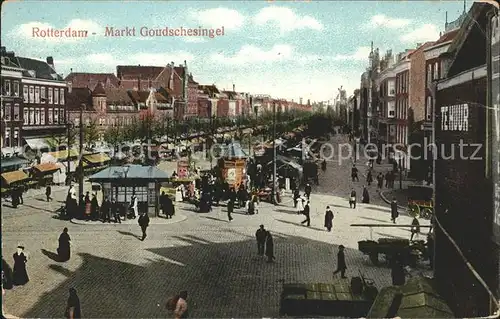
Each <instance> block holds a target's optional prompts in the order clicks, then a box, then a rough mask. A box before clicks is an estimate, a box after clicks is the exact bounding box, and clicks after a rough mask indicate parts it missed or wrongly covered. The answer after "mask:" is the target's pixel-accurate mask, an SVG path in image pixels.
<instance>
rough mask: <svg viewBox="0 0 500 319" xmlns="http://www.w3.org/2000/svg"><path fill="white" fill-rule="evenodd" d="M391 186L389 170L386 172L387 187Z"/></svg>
mask: <svg viewBox="0 0 500 319" xmlns="http://www.w3.org/2000/svg"><path fill="white" fill-rule="evenodd" d="M390 187H391V172H389V171H387V173H385V188H390Z"/></svg>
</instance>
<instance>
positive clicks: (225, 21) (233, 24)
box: [191, 8, 245, 30]
mask: <svg viewBox="0 0 500 319" xmlns="http://www.w3.org/2000/svg"><path fill="white" fill-rule="evenodd" d="M191 18H192V19H193V20H195V21H197V22H198V23H200V24H201V26H202V27H208V28H220V27H224V29H227V30H235V29H239V28H241V27H242V26H243V22H244V21H245V17H244V16H243V15H242V14H241V13H239V12H238V11H236V10H233V9H227V8H215V9H208V10H202V11H195V12H192V13H191Z"/></svg>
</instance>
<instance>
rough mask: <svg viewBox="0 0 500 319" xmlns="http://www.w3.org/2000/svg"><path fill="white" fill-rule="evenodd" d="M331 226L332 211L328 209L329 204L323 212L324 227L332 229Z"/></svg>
mask: <svg viewBox="0 0 500 319" xmlns="http://www.w3.org/2000/svg"><path fill="white" fill-rule="evenodd" d="M332 227H333V212H332V210H331V209H330V206H326V212H325V228H326V229H327V230H328V231H332Z"/></svg>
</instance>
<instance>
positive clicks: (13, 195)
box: [10, 188, 19, 208]
mask: <svg viewBox="0 0 500 319" xmlns="http://www.w3.org/2000/svg"><path fill="white" fill-rule="evenodd" d="M10 198H11V203H12V207H14V208H17V205H19V190H18V189H17V188H14V189H13V190H12V191H11V192H10Z"/></svg>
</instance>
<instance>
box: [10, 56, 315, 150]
mask: <svg viewBox="0 0 500 319" xmlns="http://www.w3.org/2000/svg"><path fill="white" fill-rule="evenodd" d="M1 65H2V70H1V72H2V73H1V75H2V92H1V98H2V104H1V111H2V113H1V120H2V121H1V129H0V131H1V147H2V154H3V155H6V154H11V153H16V152H19V150H20V149H21V148H22V147H24V146H26V145H27V146H29V147H30V148H32V149H40V148H46V147H47V146H49V144H50V141H49V140H50V139H51V138H53V137H54V136H61V135H64V134H65V132H66V131H67V128H68V125H74V126H76V127H78V126H79V125H80V115H82V116H81V117H82V121H84V122H85V123H86V124H87V125H88V124H90V123H91V122H92V123H95V124H96V125H98V126H99V128H100V131H101V132H104V131H105V129H106V128H108V127H112V126H120V125H126V124H128V123H131V122H132V120H133V118H134V117H138V118H140V117H141V116H143V115H144V114H146V113H147V114H149V115H153V116H155V117H158V118H162V119H167V120H168V119H172V120H177V121H182V120H184V119H188V118H194V117H196V118H202V119H203V118H207V119H209V118H211V117H230V118H236V117H239V116H259V115H260V114H263V113H266V112H269V111H272V110H273V108H274V107H276V110H277V111H288V110H303V111H311V110H312V106H311V103H310V101H308V102H307V104H303V103H302V101H300V102H294V101H286V100H284V99H275V98H272V97H271V96H269V95H251V94H249V93H242V92H238V91H236V88H235V86H234V85H233V87H232V90H222V89H220V88H218V87H217V86H216V85H215V84H212V85H201V84H199V83H198V82H196V81H195V80H194V77H193V75H192V74H191V73H190V72H189V71H188V66H187V63H186V61H184V64H180V65H177V66H176V65H175V64H174V63H173V62H171V63H169V64H167V65H166V66H164V67H158V66H142V65H119V66H117V67H116V74H113V73H81V72H72V71H71V73H70V74H69V75H67V76H66V77H65V78H63V77H62V76H61V75H60V74H58V73H57V72H56V68H55V66H54V60H53V58H52V57H47V59H46V61H40V60H36V59H31V58H25V57H20V56H17V55H15V53H14V52H11V51H7V50H6V48H5V47H2V48H1Z"/></svg>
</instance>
